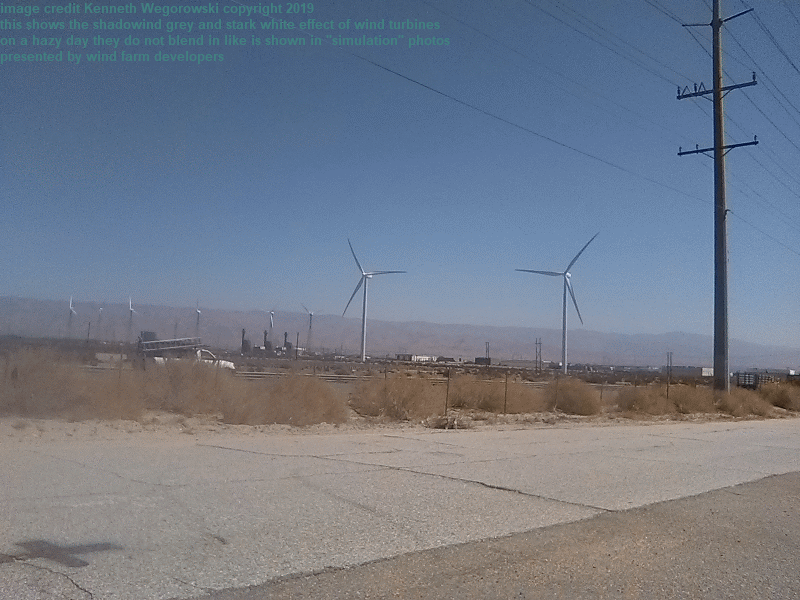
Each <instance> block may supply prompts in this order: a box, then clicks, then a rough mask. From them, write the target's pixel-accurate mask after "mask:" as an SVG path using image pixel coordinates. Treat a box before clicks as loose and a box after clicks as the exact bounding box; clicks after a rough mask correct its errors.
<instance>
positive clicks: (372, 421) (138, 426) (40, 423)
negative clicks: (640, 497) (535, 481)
mask: <svg viewBox="0 0 800 600" xmlns="http://www.w3.org/2000/svg"><path fill="white" fill-rule="evenodd" d="M774 410H775V417H774V418H778V419H785V418H788V419H794V418H800V415H798V414H796V413H792V412H789V411H785V410H783V409H780V408H776V409H774ZM752 420H765V419H764V418H762V417H756V416H749V417H744V418H734V417H731V416H729V415H725V414H695V415H666V416H650V415H641V414H633V413H629V414H627V415H621V414H620V413H608V414H604V415H599V416H591V417H581V416H575V415H567V414H563V413H533V414H508V415H503V414H493V413H482V412H476V411H457V410H454V411H451V412H450V413H449V419H448V422H447V426H446V427H445V426H444V423H443V421H442V420H436V421H434V420H431V421H430V422H410V421H403V422H388V421H383V420H381V419H376V418H369V417H362V416H360V415H358V414H356V413H354V412H352V411H351V416H350V419H349V421H348V422H347V423H344V424H341V425H331V424H328V423H321V424H319V425H312V426H308V427H293V426H290V425H256V426H251V425H231V424H228V423H223V422H222V421H221V419H220V418H219V417H218V416H217V415H199V416H192V417H186V416H183V415H176V414H173V413H168V412H155V411H150V412H147V413H146V414H145V415H144V417H143V418H142V419H140V420H138V421H128V420H121V419H117V420H110V421H102V420H97V419H92V420H86V421H64V420H61V419H31V418H24V417H15V416H10V417H0V443H4V442H6V443H7V442H13V441H15V440H16V441H23V440H24V441H26V442H28V443H30V442H32V441H35V440H39V441H41V442H42V443H46V442H48V441H64V440H68V439H70V438H76V439H91V440H98V441H99V440H120V439H124V438H126V437H128V436H140V437H147V438H150V439H170V438H173V437H174V436H175V435H187V436H193V437H195V438H196V439H207V438H214V437H223V438H224V437H241V436H243V435H244V436H248V435H261V434H267V435H268V434H271V433H273V434H281V435H331V434H336V433H343V434H344V433H354V432H362V431H385V430H389V431H391V430H399V431H414V430H430V429H432V428H436V429H442V428H448V429H453V428H455V429H471V430H478V431H481V430H496V431H503V430H517V429H538V428H553V427H555V428H571V427H614V426H622V425H632V424H636V425H644V426H646V425H651V424H665V423H710V422H740V421H752Z"/></svg>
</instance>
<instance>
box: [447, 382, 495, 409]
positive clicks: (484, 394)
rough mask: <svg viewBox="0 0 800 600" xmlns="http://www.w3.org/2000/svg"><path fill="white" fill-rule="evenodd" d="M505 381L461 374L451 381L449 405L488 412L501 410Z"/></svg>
mask: <svg viewBox="0 0 800 600" xmlns="http://www.w3.org/2000/svg"><path fill="white" fill-rule="evenodd" d="M504 385H505V384H504V382H503V381H498V380H489V381H487V380H484V379H478V378H477V377H475V376H474V375H460V376H458V377H454V378H453V379H452V380H451V381H450V396H449V399H448V406H449V407H451V408H466V409H473V410H483V411H486V412H501V411H502V410H503V401H504V395H505V391H504Z"/></svg>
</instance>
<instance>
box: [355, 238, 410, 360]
mask: <svg viewBox="0 0 800 600" xmlns="http://www.w3.org/2000/svg"><path fill="white" fill-rule="evenodd" d="M347 243H348V244H349V245H350V252H352V253H353V258H354V259H355V260H356V265H358V270H359V271H361V279H359V281H358V285H357V286H356V289H355V290H353V295H352V296H350V300H348V301H347V306H345V307H344V312H343V313H342V316H344V314H345V313H346V312H347V309H348V308H349V307H350V303H351V302H352V301H353V298H355V297H356V294H357V293H358V289H359V288H360V287H361V285H362V284H363V285H364V306H363V309H362V311H361V362H366V360H367V283H368V282H369V280H370V279H372V276H373V275H386V274H389V273H406V272H407V271H370V272H367V271H365V270H364V269H363V268H362V267H361V263H360V262H358V257H357V256H356V252H355V250H353V244H351V243H350V240H349V239H348V240H347Z"/></svg>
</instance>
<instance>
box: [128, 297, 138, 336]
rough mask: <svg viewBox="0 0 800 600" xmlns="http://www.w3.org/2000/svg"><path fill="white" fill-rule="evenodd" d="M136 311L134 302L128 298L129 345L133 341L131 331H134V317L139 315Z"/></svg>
mask: <svg viewBox="0 0 800 600" xmlns="http://www.w3.org/2000/svg"><path fill="white" fill-rule="evenodd" d="M138 314H139V313H137V312H136V311H135V310H133V301H132V300H131V298H130V297H128V343H130V341H131V330H132V329H133V315H138Z"/></svg>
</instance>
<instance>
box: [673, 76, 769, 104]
mask: <svg viewBox="0 0 800 600" xmlns="http://www.w3.org/2000/svg"><path fill="white" fill-rule="evenodd" d="M757 83H758V82H757V81H756V74H755V72H753V81H748V82H747V83H735V84H733V85H726V86H724V87H721V88H720V91H722V92H729V91H731V90H736V89H739V88H743V87H750V86H751V85H756V84H757ZM688 89H689V86H686V87H685V88H683V90H681V88H678V100H684V99H686V98H696V97H698V96H707V95H709V94H713V93H714V90H713V89H712V90H700V91H694V92H689V91H688ZM695 89H696V88H695Z"/></svg>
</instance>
